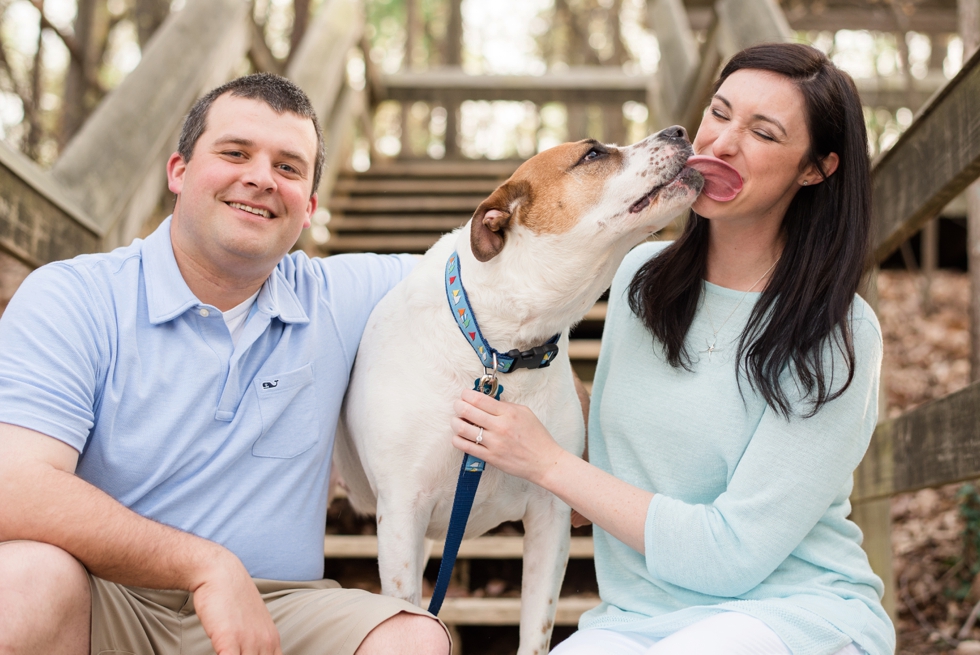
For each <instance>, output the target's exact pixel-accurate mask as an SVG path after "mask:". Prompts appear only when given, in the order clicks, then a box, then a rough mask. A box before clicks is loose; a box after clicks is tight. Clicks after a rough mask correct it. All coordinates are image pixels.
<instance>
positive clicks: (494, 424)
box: [451, 389, 568, 486]
mask: <svg viewBox="0 0 980 655" xmlns="http://www.w3.org/2000/svg"><path fill="white" fill-rule="evenodd" d="M453 409H455V410H456V416H455V417H453V419H452V422H451V424H452V428H453V432H454V433H455V436H454V437H453V445H454V446H456V447H457V448H459V449H460V450H462V451H463V452H465V453H468V454H470V455H474V456H475V457H479V458H480V459H482V460H483V461H485V462H487V463H488V464H490V465H491V466H494V467H496V468H498V469H500V470H501V471H503V472H504V473H508V474H510V475H514V476H517V477H519V478H524V479H525V480H529V481H530V482H533V483H535V484H538V485H541V486H545V485H543V484H542V481H543V480H544V478H545V476H546V475H547V473H548V471H549V469H551V467H553V466H555V465H556V464H557V462H558V460H559V459H560V458H561V457H562V455H566V454H568V453H567V452H566V451H565V450H564V449H563V448H562V447H561V446H559V445H558V443H557V442H556V441H555V440H554V439H553V438H552V436H551V434H550V433H549V432H548V430H547V429H546V428H545V427H544V426H543V425H542V424H541V421H539V420H538V417H537V416H535V415H534V412H532V411H531V410H530V409H528V408H527V407H525V406H523V405H515V404H513V403H508V402H504V401H502V400H494V399H492V398H490V397H489V396H486V395H484V394H482V393H480V392H478V391H472V390H469V389H467V390H465V391H463V395H462V396H461V397H460V399H459V400H457V401H456V402H455V403H454V404H453ZM481 429H482V430H481ZM477 441H479V443H477Z"/></svg>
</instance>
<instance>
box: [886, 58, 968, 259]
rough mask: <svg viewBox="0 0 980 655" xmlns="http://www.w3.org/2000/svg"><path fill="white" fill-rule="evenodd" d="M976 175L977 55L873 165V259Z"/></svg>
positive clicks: (888, 251) (915, 228)
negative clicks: (875, 226)
mask: <svg viewBox="0 0 980 655" xmlns="http://www.w3.org/2000/svg"><path fill="white" fill-rule="evenodd" d="M978 175H980V51H978V52H977V53H975V54H974V55H973V57H971V58H970V59H969V61H967V62H966V63H965V64H964V66H963V68H962V69H961V70H960V72H959V73H957V75H956V76H955V77H954V78H953V79H952V80H950V81H949V83H948V84H947V85H946V86H945V87H943V88H942V89H940V90H939V91H938V92H937V93H936V94H935V95H934V96H933V98H932V99H931V100H930V101H929V102H928V103H927V104H926V106H925V107H923V108H922V109H920V110H919V113H918V115H917V116H916V119H915V120H914V121H913V122H912V125H910V126H909V128H908V129H907V130H906V131H905V132H904V133H903V134H902V136H901V137H900V138H899V140H898V142H896V143H895V145H894V146H892V148H891V149H890V150H888V151H887V152H885V153H884V154H883V155H881V156H880V157H879V158H878V160H877V161H876V162H875V165H874V213H875V221H876V225H877V234H876V238H875V258H876V260H877V261H879V262H880V261H883V260H884V259H885V258H886V257H888V255H889V254H891V253H892V252H893V251H894V250H895V249H896V248H898V246H900V245H901V244H902V242H903V241H905V240H906V239H907V238H909V237H910V236H912V235H913V234H914V233H915V232H917V231H918V230H920V229H921V228H922V226H923V225H925V224H926V223H928V222H929V221H930V220H932V219H933V218H935V217H936V216H937V215H938V214H939V212H940V211H941V210H942V208H943V207H944V206H945V205H946V204H947V203H948V202H949V201H950V200H952V199H953V198H954V197H955V196H956V195H957V194H959V193H960V192H962V191H963V190H964V189H966V187H967V186H969V184H970V183H971V182H973V181H974V180H976V179H977V177H978Z"/></svg>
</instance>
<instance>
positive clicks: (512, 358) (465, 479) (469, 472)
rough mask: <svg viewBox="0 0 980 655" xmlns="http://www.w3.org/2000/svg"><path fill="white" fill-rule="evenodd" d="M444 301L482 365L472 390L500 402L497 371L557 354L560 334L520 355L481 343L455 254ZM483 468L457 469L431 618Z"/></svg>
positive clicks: (469, 463) (474, 461)
mask: <svg viewBox="0 0 980 655" xmlns="http://www.w3.org/2000/svg"><path fill="white" fill-rule="evenodd" d="M446 298H447V299H448V300H449V308H450V309H451V310H452V312H453V318H455V319H456V325H457V326H459V329H460V331H461V332H462V333H463V336H464V337H466V340H467V341H468V342H469V344H470V345H471V346H472V347H473V350H474V351H475V352H476V354H477V356H478V357H479V358H480V361H481V362H482V363H483V370H484V375H483V377H481V378H477V379H476V380H475V382H474V386H473V389H474V390H476V391H479V392H481V393H484V394H486V395H488V396H490V397H492V398H494V399H495V400H500V394H502V393H503V392H504V387H503V385H501V384H500V383H499V382H498V381H497V372H498V371H499V372H501V373H510V372H511V371H516V370H517V369H520V368H528V369H533V368H545V367H547V366H548V365H549V364H551V360H552V359H554V357H555V355H557V354H558V339H559V338H560V337H561V334H556V335H555V336H553V337H552V338H551V339H549V340H548V341H547V343H545V344H544V345H541V346H535V347H534V348H532V349H531V350H527V351H524V352H521V351H520V350H517V349H516V348H515V349H514V350H511V351H509V352H507V353H500V352H497V351H496V350H494V349H493V348H491V347H490V345H489V344H488V343H487V342H486V341H485V340H484V339H483V334H482V333H481V332H480V327H479V326H478V325H477V323H476V316H474V315H473V310H472V309H471V308H470V301H469V299H468V298H467V297H466V290H465V289H464V288H463V281H462V279H461V278H460V275H459V256H458V255H457V254H456V253H455V252H454V253H453V254H452V255H450V257H449V260H448V261H447V262H446ZM487 364H490V366H487ZM485 467H486V463H485V462H484V461H483V460H482V459H480V458H479V457H474V456H473V455H466V456H465V457H463V463H462V465H461V466H460V467H459V479H458V480H457V481H456V495H455V496H454V497H453V509H452V513H451V514H450V515H449V528H448V530H447V532H446V544H445V546H443V549H442V561H441V562H440V563H439V575H438V576H437V577H436V586H435V588H434V589H433V590H432V599H431V600H430V601H429V613H431V614H438V613H439V610H440V609H442V601H443V600H445V598H446V590H447V589H448V588H449V578H450V577H451V576H452V573H453V567H454V566H455V565H456V557H457V555H459V546H460V544H461V543H462V542H463V533H464V532H466V522H467V521H468V520H469V518H470V510H471V509H473V499H474V498H475V497H476V490H477V487H479V486H480V477H482V476H483V469H484V468H485Z"/></svg>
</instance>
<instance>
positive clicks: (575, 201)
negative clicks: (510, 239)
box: [511, 139, 623, 234]
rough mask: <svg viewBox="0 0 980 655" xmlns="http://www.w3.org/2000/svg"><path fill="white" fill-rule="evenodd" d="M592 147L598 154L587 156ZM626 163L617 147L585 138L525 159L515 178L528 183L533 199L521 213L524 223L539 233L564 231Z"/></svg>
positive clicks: (586, 208)
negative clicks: (532, 189)
mask: <svg viewBox="0 0 980 655" xmlns="http://www.w3.org/2000/svg"><path fill="white" fill-rule="evenodd" d="M593 149H595V150H596V152H597V153H598V156H595V157H594V158H591V159H588V160H587V159H585V157H586V155H588V154H589V153H590V152H591V151H592V150H593ZM622 166H623V155H622V153H621V152H620V150H619V149H618V148H614V147H612V146H604V145H602V144H601V143H599V142H598V141H593V140H590V139H586V140H585V141H579V142H577V143H566V144H563V145H560V146H556V147H554V148H549V149H548V150H545V151H544V152H542V153H541V154H539V155H536V156H535V157H532V158H531V159H529V160H527V161H526V162H524V164H522V165H521V167H520V168H518V169H517V171H515V172H514V175H513V177H512V178H511V179H512V180H515V179H516V180H521V181H525V182H527V183H528V184H529V185H531V186H532V187H533V188H534V190H535V196H534V201H533V202H531V203H528V205H527V206H526V207H525V208H524V211H522V212H521V215H520V217H519V221H520V223H521V225H523V226H524V227H526V228H528V229H529V230H531V231H533V232H536V233H538V234H562V233H564V232H567V231H568V230H570V229H572V227H574V226H575V223H576V222H577V221H578V219H579V218H580V217H581V216H582V215H583V214H585V213H586V212H587V211H588V210H589V209H590V208H591V207H592V206H593V205H595V204H596V203H597V202H599V199H600V198H601V196H602V192H603V189H604V188H605V186H606V181H607V180H608V179H609V178H610V177H612V176H613V175H615V174H616V173H617V172H619V170H620V169H621V168H622Z"/></svg>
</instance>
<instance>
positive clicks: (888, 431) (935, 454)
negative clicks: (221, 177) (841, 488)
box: [851, 383, 980, 503]
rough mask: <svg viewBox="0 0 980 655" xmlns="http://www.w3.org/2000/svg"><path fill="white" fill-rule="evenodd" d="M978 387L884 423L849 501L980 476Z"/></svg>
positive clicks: (872, 441) (857, 477) (863, 464)
mask: <svg viewBox="0 0 980 655" xmlns="http://www.w3.org/2000/svg"><path fill="white" fill-rule="evenodd" d="M977 407H980V383H974V384H971V385H970V386H968V387H966V388H965V389H961V390H960V391H957V392H955V393H952V394H950V395H948V396H945V397H944V398H940V399H939V400H934V401H932V402H930V403H928V404H926V405H923V406H921V407H919V408H917V409H914V410H912V411H910V412H907V413H905V414H903V415H902V416H899V417H897V418H893V419H890V420H887V421H883V422H881V423H880V424H879V425H878V428H877V429H876V430H875V434H874V437H873V438H872V439H871V447H870V448H869V449H868V453H867V455H865V458H864V461H862V462H861V466H860V467H858V470H857V471H856V472H855V475H854V493H853V494H852V495H851V501H852V502H853V503H862V502H868V501H873V500H877V499H880V498H887V497H889V496H891V495H893V494H897V493H903V492H906V491H915V490H917V489H923V488H925V487H935V486H939V485H943V484H949V483H952V482H960V481H963V480H971V479H974V478H978V477H980V412H977Z"/></svg>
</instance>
